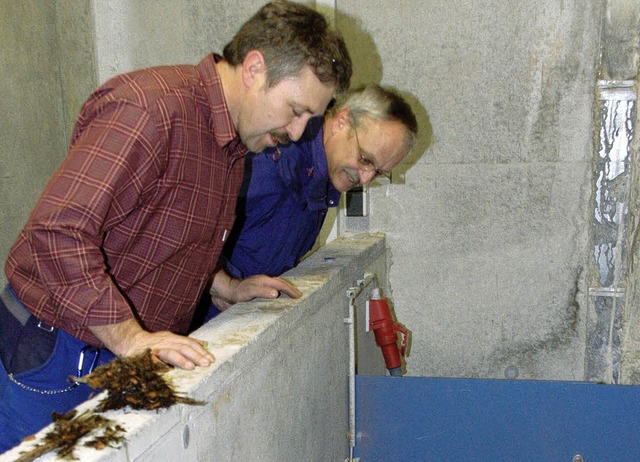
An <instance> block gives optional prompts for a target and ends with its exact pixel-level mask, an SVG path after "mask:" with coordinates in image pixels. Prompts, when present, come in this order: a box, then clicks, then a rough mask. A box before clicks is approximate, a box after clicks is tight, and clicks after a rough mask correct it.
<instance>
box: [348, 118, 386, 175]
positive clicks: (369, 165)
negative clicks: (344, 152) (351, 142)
mask: <svg viewBox="0 0 640 462" xmlns="http://www.w3.org/2000/svg"><path fill="white" fill-rule="evenodd" d="M353 132H354V133H355V134H356V145H357V146H358V156H360V158H359V159H358V162H359V163H360V165H361V166H362V168H363V169H364V170H366V171H367V172H370V171H372V170H373V171H374V172H375V174H374V175H373V178H378V177H381V176H383V177H385V178H386V179H387V180H389V182H391V175H390V174H388V173H384V172H383V171H381V170H379V169H377V168H376V166H375V165H374V163H373V162H371V161H370V160H369V159H367V158H366V157H365V156H364V155H362V148H361V147H360V140H359V139H358V130H356V129H355V128H354V129H353Z"/></svg>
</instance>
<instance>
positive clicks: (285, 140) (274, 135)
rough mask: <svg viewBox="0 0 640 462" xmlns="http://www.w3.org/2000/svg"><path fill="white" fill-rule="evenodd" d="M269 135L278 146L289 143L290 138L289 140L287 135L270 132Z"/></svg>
mask: <svg viewBox="0 0 640 462" xmlns="http://www.w3.org/2000/svg"><path fill="white" fill-rule="evenodd" d="M269 135H271V137H272V138H273V139H274V140H276V141H277V142H278V143H280V144H289V143H291V138H289V134H287V133H279V132H271V133H269Z"/></svg>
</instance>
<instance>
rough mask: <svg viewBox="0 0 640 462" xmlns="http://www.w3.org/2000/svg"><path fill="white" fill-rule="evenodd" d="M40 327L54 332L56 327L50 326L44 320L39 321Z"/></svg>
mask: <svg viewBox="0 0 640 462" xmlns="http://www.w3.org/2000/svg"><path fill="white" fill-rule="evenodd" d="M37 325H38V327H39V328H40V329H42V330H43V331H45V332H53V329H54V327H53V326H50V325H49V324H47V323H45V322H42V321H38V324H37Z"/></svg>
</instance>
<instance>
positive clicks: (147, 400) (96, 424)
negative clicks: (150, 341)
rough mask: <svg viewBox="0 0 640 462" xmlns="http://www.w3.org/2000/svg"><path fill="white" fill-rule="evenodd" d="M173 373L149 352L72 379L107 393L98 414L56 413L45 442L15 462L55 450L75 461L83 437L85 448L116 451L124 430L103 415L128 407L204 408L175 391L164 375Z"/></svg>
mask: <svg viewBox="0 0 640 462" xmlns="http://www.w3.org/2000/svg"><path fill="white" fill-rule="evenodd" d="M170 369H171V367H169V366H167V365H166V364H165V363H163V362H161V361H159V360H157V359H154V357H153V355H152V353H151V352H150V351H149V350H147V351H146V352H144V353H142V354H140V355H138V356H132V357H128V358H116V359H114V360H113V361H111V362H109V363H108V364H105V365H103V366H100V367H98V368H96V370H94V371H93V372H92V373H91V374H89V375H86V376H84V377H70V380H73V381H76V382H80V383H86V384H87V385H89V386H90V387H91V388H93V389H94V390H100V389H106V390H107V392H108V393H107V396H106V397H105V398H104V399H102V400H101V401H100V402H99V404H98V407H97V408H96V409H95V410H88V411H85V412H83V413H82V414H80V415H77V411H76V410H75V409H74V410H71V411H69V412H68V413H66V414H62V415H61V414H57V413H54V414H53V422H54V428H53V430H51V431H50V432H49V433H47V434H46V435H45V436H44V442H43V443H40V444H38V445H36V446H35V447H34V448H33V449H32V450H31V451H28V452H24V453H22V454H21V456H20V458H18V459H17V460H16V462H29V461H33V460H35V459H36V458H38V457H40V456H41V455H43V454H45V453H47V452H50V451H53V450H55V449H57V450H58V456H59V457H60V458H63V459H67V460H76V457H75V455H74V450H75V448H76V446H77V445H78V443H79V441H80V439H81V438H84V437H88V438H89V437H90V439H89V440H87V441H86V442H85V443H84V446H89V447H93V448H95V449H104V448H105V447H108V446H113V447H115V446H117V445H118V444H120V443H122V442H123V441H124V440H125V438H124V436H123V435H124V433H125V429H124V428H122V427H121V426H120V425H117V424H116V423H115V422H113V421H112V420H110V419H107V418H106V417H104V416H102V415H100V414H99V413H100V412H104V411H108V410H113V409H122V408H125V407H130V408H132V409H149V410H153V409H162V408H168V407H171V406H173V405H174V404H177V403H182V404H189V405H202V404H204V402H201V401H196V400H193V399H191V398H188V397H184V396H182V395H180V394H178V393H177V392H176V391H175V390H174V389H173V386H172V385H171V384H170V383H169V381H168V380H167V379H166V378H165V377H164V373H166V372H167V371H169V370H170ZM100 430H102V432H101V433H99V432H100ZM30 438H33V437H30Z"/></svg>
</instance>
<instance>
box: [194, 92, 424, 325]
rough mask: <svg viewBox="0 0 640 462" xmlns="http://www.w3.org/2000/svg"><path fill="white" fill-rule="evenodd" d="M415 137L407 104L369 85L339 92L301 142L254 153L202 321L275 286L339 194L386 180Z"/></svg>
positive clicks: (308, 245)
mask: <svg viewBox="0 0 640 462" xmlns="http://www.w3.org/2000/svg"><path fill="white" fill-rule="evenodd" d="M416 135H417V123H416V119H415V116H414V114H413V112H412V110H411V108H410V107H409V105H408V104H407V103H406V102H405V101H404V100H403V99H402V98H401V97H400V96H398V95H397V94H396V93H394V92H393V91H391V90H389V89H385V88H382V87H380V86H378V85H373V84H372V85H367V86H364V87H361V88H358V89H356V90H351V91H350V92H348V93H347V94H345V95H342V97H341V98H339V100H338V101H337V102H336V103H335V104H334V105H333V106H332V107H331V108H330V109H329V110H328V111H327V113H326V114H325V116H324V117H318V118H315V119H312V120H311V121H309V124H308V125H307V129H306V130H305V133H304V134H303V136H302V137H301V139H300V140H299V141H297V142H294V143H291V144H289V145H285V146H277V147H275V148H268V149H265V150H264V151H262V152H260V153H258V154H250V155H249V156H248V157H247V159H246V164H247V165H246V168H245V177H244V181H243V185H242V188H241V191H240V197H239V199H238V207H237V210H236V213H237V218H236V223H235V225H234V228H233V230H232V232H231V236H230V238H229V240H228V242H227V244H226V246H225V249H224V251H223V258H224V259H225V260H224V262H223V268H224V270H221V271H219V272H218V273H217V274H216V275H215V278H214V287H213V288H212V290H211V299H212V301H213V305H212V306H211V308H210V309H209V314H208V315H207V316H206V318H205V320H207V319H210V318H211V317H213V316H215V315H216V314H218V309H220V310H225V309H227V308H228V307H230V306H231V305H232V304H234V303H236V302H239V301H246V298H240V297H239V296H238V294H239V293H243V294H246V293H251V291H252V287H253V288H258V287H264V286H270V285H271V286H273V284H272V281H273V279H274V277H276V276H279V275H281V274H282V273H284V272H285V271H287V270H289V269H290V268H293V267H294V266H296V265H297V264H298V262H299V261H300V259H301V258H302V257H303V256H304V255H305V254H306V253H307V252H308V251H309V250H310V249H311V248H312V246H313V244H314V242H315V240H316V238H317V236H318V233H319V232H320V229H321V227H322V224H323V222H324V218H325V215H326V213H327V209H328V208H329V207H335V206H337V205H338V202H339V200H340V194H341V193H342V192H345V191H347V190H349V189H351V188H352V187H354V186H358V185H363V184H368V183H369V182H371V181H373V180H374V179H375V178H377V177H383V176H384V177H387V178H389V175H390V173H391V170H392V169H393V168H394V167H395V166H396V165H398V164H399V163H400V161H402V159H404V157H405V156H406V155H407V153H408V152H409V151H411V149H412V147H413V145H414V143H415V139H416ZM278 279H279V278H278ZM271 296H272V297H277V296H278V292H277V291H275V290H273V292H272V294H271Z"/></svg>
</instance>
